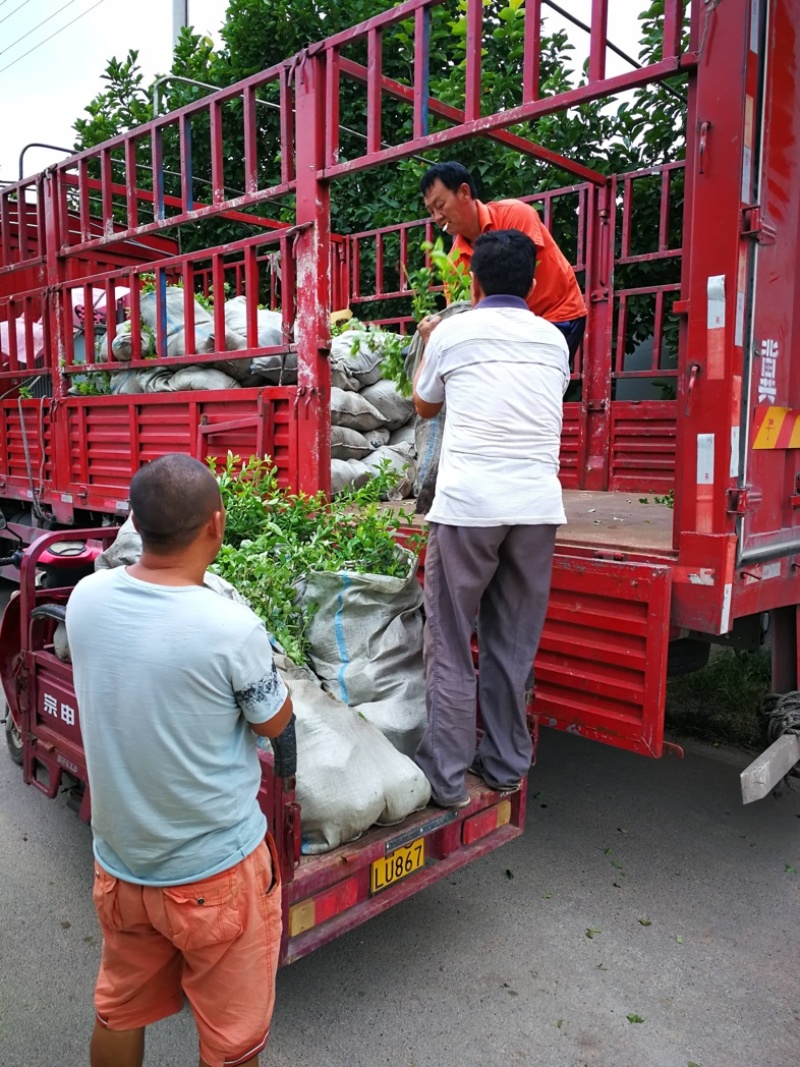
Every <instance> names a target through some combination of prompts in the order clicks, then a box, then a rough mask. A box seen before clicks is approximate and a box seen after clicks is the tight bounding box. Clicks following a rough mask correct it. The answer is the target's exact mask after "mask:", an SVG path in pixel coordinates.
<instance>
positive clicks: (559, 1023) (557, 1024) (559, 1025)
mask: <svg viewBox="0 0 800 1067" xmlns="http://www.w3.org/2000/svg"><path fill="white" fill-rule="evenodd" d="M563 1025H564V1020H563V1019H558V1020H557V1021H556V1026H557V1027H558V1028H559V1030H560V1029H561V1027H562V1026H563Z"/></svg>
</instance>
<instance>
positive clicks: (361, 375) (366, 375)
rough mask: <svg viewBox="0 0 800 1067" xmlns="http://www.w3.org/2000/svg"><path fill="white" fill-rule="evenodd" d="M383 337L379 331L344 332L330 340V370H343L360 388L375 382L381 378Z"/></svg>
mask: <svg viewBox="0 0 800 1067" xmlns="http://www.w3.org/2000/svg"><path fill="white" fill-rule="evenodd" d="M383 336H384V335H382V334H381V333H380V332H379V331H374V332H372V331H368V330H345V331H344V333H340V334H339V336H338V337H333V338H331V351H330V357H329V358H330V362H331V368H334V367H337V368H339V369H341V370H344V372H345V373H346V374H348V375H349V376H350V377H351V378H356V379H357V380H358V381H359V382H360V384H361V386H362V388H363V387H364V386H365V385H372V384H373V382H377V381H378V379H379V378H380V377H381V360H382V359H383V354H382V351H381V344H382V339H383ZM354 349H355V351H354Z"/></svg>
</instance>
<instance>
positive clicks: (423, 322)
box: [417, 315, 442, 344]
mask: <svg viewBox="0 0 800 1067" xmlns="http://www.w3.org/2000/svg"><path fill="white" fill-rule="evenodd" d="M441 321H442V317H441V315H426V316H425V318H424V319H420V320H419V322H418V323H417V333H418V334H419V335H420V337H421V338H422V343H423V344H427V343H428V338H429V337H430V335H431V334H432V333H433V331H434V330H435V329H436V327H437V326H438V325H439V323H440V322H441Z"/></svg>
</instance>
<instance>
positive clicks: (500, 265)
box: [469, 230, 536, 300]
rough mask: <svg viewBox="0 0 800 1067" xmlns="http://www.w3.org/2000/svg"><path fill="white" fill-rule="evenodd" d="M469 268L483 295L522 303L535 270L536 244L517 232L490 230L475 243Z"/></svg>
mask: <svg viewBox="0 0 800 1067" xmlns="http://www.w3.org/2000/svg"><path fill="white" fill-rule="evenodd" d="M469 269H470V270H471V271H472V273H473V274H474V275H475V277H476V278H477V279H478V284H479V285H480V287H481V289H482V290H483V291H484V293H485V294H486V296H495V295H497V294H498V293H503V294H506V295H508V296H521V297H522V299H523V300H524V299H525V298H526V297H527V295H528V293H529V291H530V288H531V283H532V282H533V275H534V273H535V271H536V245H535V244H534V243H533V241H532V240H531V239H530V237H528V235H527V234H526V233H523V232H522V231H521V230H490V231H489V232H488V233H482V234H481V235H480V237H479V238H478V239H477V241H476V242H475V248H474V251H473V253H472V260H471V262H470V265H469Z"/></svg>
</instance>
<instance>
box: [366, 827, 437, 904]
mask: <svg viewBox="0 0 800 1067" xmlns="http://www.w3.org/2000/svg"><path fill="white" fill-rule="evenodd" d="M424 866H425V838H424V837H420V838H419V840H417V841H412V842H411V844H410V845H404V846H403V847H402V848H398V849H397V850H396V851H395V852H393V853H392V854H391V855H390V856H381V858H380V859H379V860H375V861H374V862H373V864H372V868H371V870H370V872H369V891H370V893H380V891H381V890H382V889H388V888H389V886H390V885H394V884H395V882H399V881H400V879H401V878H406V877H407V876H408V875H409V874H413V873H414V871H418V870H419V869H420V867H424Z"/></svg>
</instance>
